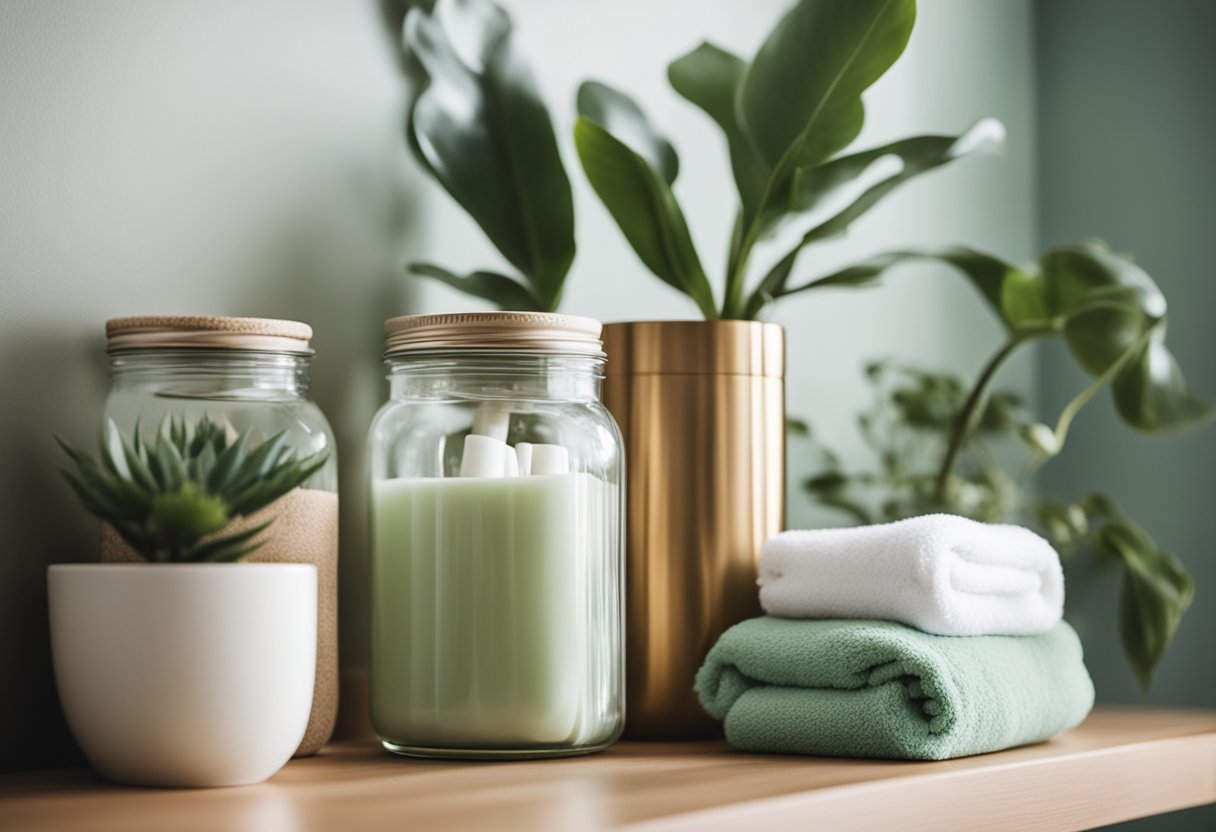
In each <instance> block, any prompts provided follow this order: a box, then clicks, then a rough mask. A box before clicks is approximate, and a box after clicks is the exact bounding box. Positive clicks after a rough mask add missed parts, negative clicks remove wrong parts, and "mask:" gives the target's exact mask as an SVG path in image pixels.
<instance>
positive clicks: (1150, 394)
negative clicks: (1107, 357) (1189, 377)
mask: <svg viewBox="0 0 1216 832" xmlns="http://www.w3.org/2000/svg"><path fill="white" fill-rule="evenodd" d="M1111 390H1112V392H1113V394H1114V399H1115V407H1116V409H1117V410H1118V411H1119V415H1120V416H1121V417H1122V418H1123V421H1125V422H1127V423H1128V424H1129V425H1131V426H1132V427H1134V428H1137V429H1139V430H1142V431H1145V432H1147V433H1163V432H1178V431H1183V430H1187V429H1188V428H1193V427H1195V426H1197V425H1199V424H1200V423H1202V422H1204V421H1206V420H1207V419H1209V418H1211V416H1212V413H1213V407H1212V405H1211V403H1210V402H1206V401H1203V400H1202V399H1199V398H1197V397H1196V396H1195V395H1194V394H1192V393H1191V391H1190V389H1189V388H1188V387H1187V385H1186V379H1185V378H1184V377H1183V375H1182V370H1181V369H1180V368H1179V367H1178V362H1177V360H1175V358H1174V356H1173V354H1171V353H1170V351H1169V349H1168V348H1167V347H1166V346H1165V326H1164V325H1159V326H1158V327H1156V328H1155V329H1154V330H1153V331H1152V333H1151V334H1150V335H1149V337H1148V339H1147V340H1146V341H1145V343H1144V344H1143V345H1142V346H1141V347H1140V349H1139V350H1138V351H1137V352H1136V354H1135V355H1134V356H1133V357H1132V358H1131V360H1130V361H1129V362H1128V363H1127V365H1126V366H1124V367H1123V369H1121V370H1120V371H1119V374H1118V375H1117V376H1116V377H1115V380H1114V381H1113V382H1112V384H1111Z"/></svg>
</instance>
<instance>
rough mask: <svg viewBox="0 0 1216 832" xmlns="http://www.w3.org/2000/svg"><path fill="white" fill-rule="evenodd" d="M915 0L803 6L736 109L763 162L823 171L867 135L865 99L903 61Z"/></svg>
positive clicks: (767, 47)
mask: <svg viewBox="0 0 1216 832" xmlns="http://www.w3.org/2000/svg"><path fill="white" fill-rule="evenodd" d="M915 20H916V3H915V2H914V0H801V2H799V3H797V4H796V5H795V6H794V7H793V8H792V9H791V10H790V11H789V13H788V14H786V16H785V17H784V18H782V20H781V22H780V23H778V24H777V26H776V28H775V29H773V31H772V33H771V34H769V36H768V38H767V39H766V40H765V42H764V44H763V45H762V46H761V47H760V51H759V52H758V53H757V54H756V56H755V58H754V59H753V60H752V62H751V64H750V65H749V66H748V68H747V71H746V73H745V74H744V76H743V80H742V83H741V84H740V85H739V91H738V94H737V96H736V102H735V107H736V110H737V112H738V116H739V120H740V122H741V123H742V126H743V129H744V130H745V131H746V133H747V135H748V137H749V138H750V139H751V142H752V144H753V145H754V146H755V148H756V149H757V151H758V152H759V153H760V156H761V157H762V158H763V159H764V160H765V161H766V162H767V163H768V164H769V166H771V167H772V168H774V169H775V170H777V171H778V172H780V168H781V164H782V162H783V160H787V161H785V164H787V165H788V164H790V163H791V162H793V163H797V164H799V165H802V166H811V165H815V164H817V163H819V162H822V161H823V160H825V159H827V158H829V157H830V156H832V155H833V154H835V153H836V152H838V151H839V150H841V149H843V148H844V147H845V146H847V145H848V144H849V143H850V142H852V141H853V139H855V138H857V134H858V133H859V132H861V126H862V122H863V121H864V120H865V110H864V107H863V106H862V103H861V94H862V93H863V92H864V91H865V90H866V89H867V88H868V87H869V86H870V85H871V84H873V83H874V82H875V81H877V80H878V78H879V77H881V76H882V74H883V73H884V72H886V71H887V69H889V68H890V67H891V65H892V64H893V63H895V60H896V59H897V58H898V57H899V56H900V55H901V54H902V53H903V51H904V47H905V46H906V45H907V43H908V38H909V36H910V35H911V34H912V26H913V24H914V23H915Z"/></svg>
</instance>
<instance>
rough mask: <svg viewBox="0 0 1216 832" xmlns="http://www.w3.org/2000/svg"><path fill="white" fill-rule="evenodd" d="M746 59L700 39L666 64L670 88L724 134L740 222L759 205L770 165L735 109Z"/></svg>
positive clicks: (751, 214) (745, 220)
mask: <svg viewBox="0 0 1216 832" xmlns="http://www.w3.org/2000/svg"><path fill="white" fill-rule="evenodd" d="M746 70H747V63H746V62H745V61H744V60H743V59H742V58H740V57H738V56H737V55H732V54H731V53H730V52H727V51H726V50H725V49H722V48H720V47H718V46H715V45H713V44H712V43H702V44H701V45H700V46H698V47H697V48H696V49H694V50H692V51H691V52H689V53H688V54H687V55H685V56H683V57H682V58H678V59H677V60H675V61H673V62H672V63H671V65H670V66H668V67H667V78H668V80H669V81H670V82H671V86H672V89H674V90H675V91H676V92H678V93H679V94H680V95H682V96H684V98H686V99H688V100H689V101H690V102H692V103H693V104H695V105H696V106H698V107H700V108H701V109H702V110H704V111H705V113H706V114H707V115H708V116H709V117H710V118H712V119H713V120H714V121H715V122H717V124H718V126H719V127H720V128H722V132H723V133H724V134H725V135H726V145H727V149H728V150H729V152H730V163H731V169H732V170H733V171H734V174H735V185H736V186H737V187H738V189H739V200H740V203H741V204H742V206H743V216H742V219H741V223H742V225H744V226H746V225H747V224H750V223H751V221H752V219H753V218H754V217H755V215H756V211H757V210H758V208H759V205H760V198H761V196H763V194H764V186H765V185H766V184H768V180H769V177H770V176H771V175H772V168H771V167H770V166H769V165H768V163H766V162H765V161H764V159H763V158H762V157H761V156H760V154H759V153H758V152H757V151H756V148H755V147H753V146H752V143H751V140H750V139H749V138H748V137H747V135H746V134H745V133H744V132H743V129H742V127H740V125H739V119H738V117H737V114H736V110H735V99H736V97H737V96H738V90H739V84H740V83H741V82H742V80H743V74H744V72H746Z"/></svg>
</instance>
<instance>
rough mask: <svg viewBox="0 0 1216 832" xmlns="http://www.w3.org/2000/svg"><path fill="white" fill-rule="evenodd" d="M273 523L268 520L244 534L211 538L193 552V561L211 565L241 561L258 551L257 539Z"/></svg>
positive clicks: (237, 533) (245, 531) (243, 532)
mask: <svg viewBox="0 0 1216 832" xmlns="http://www.w3.org/2000/svg"><path fill="white" fill-rule="evenodd" d="M273 522H274V520H267V521H266V522H265V523H258V524H257V525H255V526H253V527H251V528H248V529H245V530H244V531H242V532H236V533H235V534H229V535H222V536H217V537H214V538H211V539H210V540H208V541H207V542H206V543H202V544H200V545H199V546H197V547H195V549H194V551H193V552H191V560H194V561H198V562H209V563H231V562H232V561H235V560H240V559H241V558H243V557H245V556H246V555H249V554H252V553H253V552H254V551H256V550H257V548H258V547H259V546H260V545H261V544H260V542H258V541H256V540H255V538H257V536H258V535H259V534H261V533H262V532H264V531H265V530H266V529H267V528H268V527H269V526H270V524H271V523H273Z"/></svg>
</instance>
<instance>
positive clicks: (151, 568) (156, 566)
mask: <svg viewBox="0 0 1216 832" xmlns="http://www.w3.org/2000/svg"><path fill="white" fill-rule="evenodd" d="M169 569H171V570H173V571H174V572H215V571H217V570H225V569H242V570H248V571H257V572H267V571H275V572H282V571H284V570H288V571H291V572H316V571H317V567H316V566H315V565H313V564H311V563H244V562H241V563H145V562H139V563H56V564H52V565H50V566H48V567H47V568H46V570H47V573H48V574H51V573H64V572H161V571H164V570H169Z"/></svg>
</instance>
